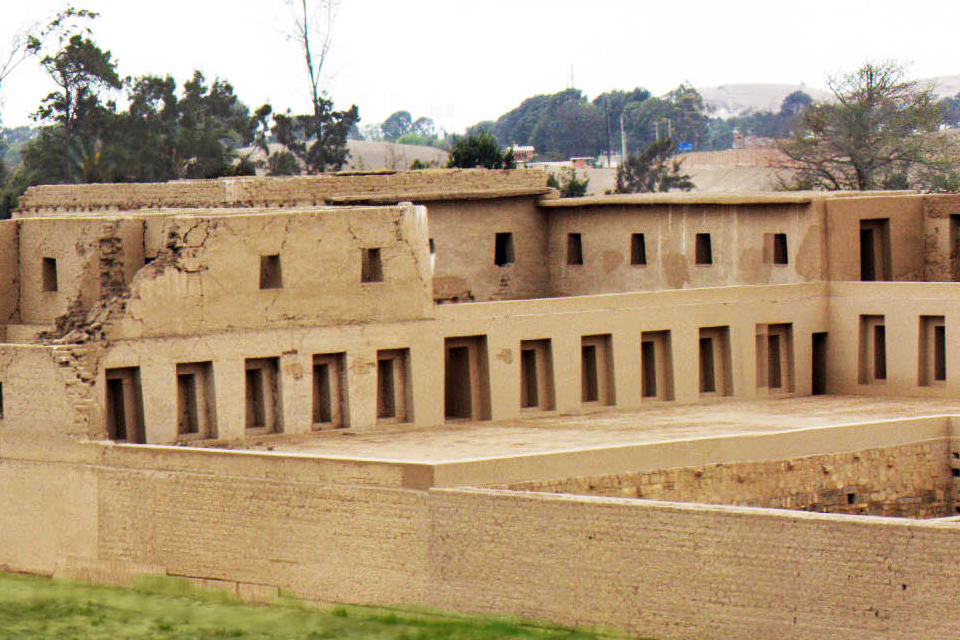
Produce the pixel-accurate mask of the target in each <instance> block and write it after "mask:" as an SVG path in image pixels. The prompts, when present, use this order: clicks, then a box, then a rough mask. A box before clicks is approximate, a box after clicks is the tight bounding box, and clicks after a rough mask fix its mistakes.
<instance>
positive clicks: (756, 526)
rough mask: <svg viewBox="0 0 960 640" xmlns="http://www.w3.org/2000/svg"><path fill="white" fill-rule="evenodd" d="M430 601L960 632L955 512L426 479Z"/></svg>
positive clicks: (662, 632) (601, 619) (727, 632)
mask: <svg viewBox="0 0 960 640" xmlns="http://www.w3.org/2000/svg"><path fill="white" fill-rule="evenodd" d="M430 494H431V498H432V499H431V503H430V506H431V513H432V518H433V531H434V534H433V536H432V538H431V549H430V563H431V568H432V571H433V573H432V578H433V580H434V581H435V584H436V585H437V589H436V591H435V592H434V598H433V601H432V602H431V604H433V605H435V606H438V607H444V608H450V609H461V610H463V609H466V610H472V611H489V612H498V613H501V614H511V615H518V616H523V617H529V618H534V619H542V620H555V621H558V622H562V623H566V624H575V625H613V626H615V627H620V628H624V629H626V630H628V631H630V632H632V633H635V634H637V635H640V636H643V637H655V638H664V639H666V638H671V639H677V640H703V639H704V638H724V639H725V640H757V639H758V638H779V639H782V640H809V639H810V638H831V639H832V640H854V639H856V640H867V639H870V640H876V639H880V638H884V639H890V640H893V639H897V640H903V639H905V638H911V639H916V640H920V639H929V638H935V637H943V638H947V637H950V638H956V637H960V617H958V614H960V604H958V603H957V599H956V594H957V592H958V589H960V557H958V555H957V554H956V545H957V544H960V527H957V526H955V525H946V526H942V525H935V524H931V523H928V522H918V521H913V520H881V519H875V518H870V517H866V518H850V517H849V516H840V515H833V514H812V513H796V514H792V513H788V512H783V511H772V512H768V511H765V510H758V509H750V508H746V507H708V506H703V505H682V504H676V503H657V502H650V501H646V500H623V499H616V498H589V497H582V496H559V495H547V494H523V493H510V492H495V491H484V490H473V491H471V490H432V491H431V492H430Z"/></svg>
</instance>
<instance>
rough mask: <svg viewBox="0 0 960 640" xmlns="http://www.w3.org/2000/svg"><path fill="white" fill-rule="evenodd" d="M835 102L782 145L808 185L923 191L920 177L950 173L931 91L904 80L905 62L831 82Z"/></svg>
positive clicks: (814, 111) (806, 118)
mask: <svg viewBox="0 0 960 640" xmlns="http://www.w3.org/2000/svg"><path fill="white" fill-rule="evenodd" d="M828 84H829V87H830V90H831V92H832V93H833V96H834V100H833V101H831V102H828V103H823V104H815V105H813V106H811V107H809V108H808V109H807V110H806V111H805V112H804V114H803V116H802V118H801V121H800V123H799V125H798V127H797V130H796V131H795V133H794V136H793V138H792V139H791V140H789V141H788V142H786V143H783V144H781V145H780V149H781V151H783V152H784V153H785V154H786V155H787V156H788V157H789V158H790V159H791V160H792V161H793V164H794V166H795V167H796V169H797V174H798V181H799V182H800V183H801V184H805V185H808V186H812V187H814V188H818V189H827V190H841V189H852V190H866V189H876V188H881V187H884V186H892V185H896V186H905V185H915V186H922V183H923V182H924V181H925V180H923V181H921V180H918V177H919V176H920V175H921V174H925V175H927V176H928V178H929V177H930V175H931V174H930V173H929V172H931V171H932V172H933V173H932V175H933V176H935V175H936V174H938V173H941V172H943V173H947V172H950V171H951V169H950V167H949V164H950V162H949V159H947V158H944V157H943V155H942V153H941V152H940V151H939V150H938V149H937V146H936V144H935V143H934V138H935V137H936V136H934V132H935V131H936V130H937V129H938V127H939V125H940V123H941V122H942V119H943V116H942V112H941V109H940V106H939V105H938V104H937V103H936V102H935V100H934V95H933V89H932V87H927V86H921V85H920V84H919V83H917V82H916V81H911V80H906V79H905V69H904V67H903V65H902V64H900V63H898V62H894V61H885V62H879V63H873V62H867V63H865V64H864V65H863V66H862V67H860V68H859V69H857V70H856V71H855V72H854V73H851V74H848V75H844V76H841V77H838V78H830V79H829V82H828Z"/></svg>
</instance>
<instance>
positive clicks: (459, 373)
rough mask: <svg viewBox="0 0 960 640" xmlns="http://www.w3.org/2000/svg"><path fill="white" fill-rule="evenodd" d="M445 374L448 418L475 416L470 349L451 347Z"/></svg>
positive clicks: (445, 399)
mask: <svg viewBox="0 0 960 640" xmlns="http://www.w3.org/2000/svg"><path fill="white" fill-rule="evenodd" d="M444 374H445V397H444V404H445V413H446V417H447V418H471V417H473V401H472V400H473V399H472V393H471V390H472V381H471V379H470V349H469V348H468V347H449V348H448V349H447V362H446V368H445V370H444Z"/></svg>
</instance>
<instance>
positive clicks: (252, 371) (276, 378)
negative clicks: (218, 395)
mask: <svg viewBox="0 0 960 640" xmlns="http://www.w3.org/2000/svg"><path fill="white" fill-rule="evenodd" d="M245 367H246V378H245V390H246V394H245V395H246V405H247V412H246V428H247V431H248V432H250V431H253V432H262V433H280V432H281V431H283V414H282V412H281V407H280V359H279V358H276V357H274V358H249V359H247V360H246V361H245Z"/></svg>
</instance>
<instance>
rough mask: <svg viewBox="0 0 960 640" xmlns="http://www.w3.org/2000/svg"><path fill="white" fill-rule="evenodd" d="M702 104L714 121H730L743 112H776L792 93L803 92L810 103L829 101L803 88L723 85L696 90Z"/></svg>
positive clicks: (819, 92) (825, 93) (817, 91)
mask: <svg viewBox="0 0 960 640" xmlns="http://www.w3.org/2000/svg"><path fill="white" fill-rule="evenodd" d="M697 91H698V92H699V93H700V96H701V97H702V98H703V103H704V105H706V106H707V107H708V108H710V109H711V111H712V113H711V114H710V115H711V116H713V117H715V118H731V117H734V116H740V115H743V114H745V113H747V112H758V111H774V112H775V111H778V110H779V109H780V105H781V104H782V103H783V99H784V98H786V97H787V96H788V95H790V94H791V93H793V92H794V91H803V92H804V93H806V94H807V95H809V96H810V97H811V98H813V99H814V100H818V101H819V100H829V99H830V96H831V94H830V92H829V91H825V90H823V89H814V88H812V87H808V86H807V85H805V84H724V85H720V86H719V87H697Z"/></svg>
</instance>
